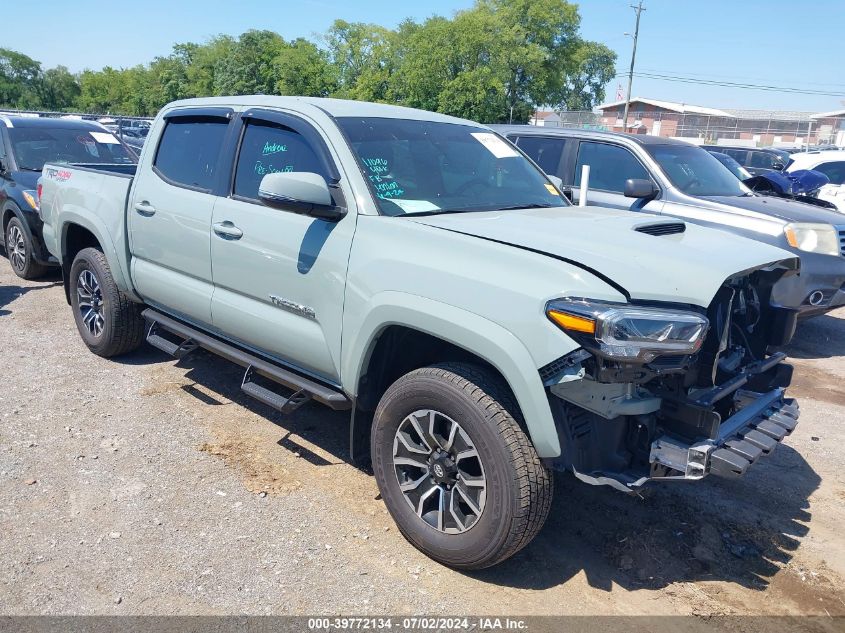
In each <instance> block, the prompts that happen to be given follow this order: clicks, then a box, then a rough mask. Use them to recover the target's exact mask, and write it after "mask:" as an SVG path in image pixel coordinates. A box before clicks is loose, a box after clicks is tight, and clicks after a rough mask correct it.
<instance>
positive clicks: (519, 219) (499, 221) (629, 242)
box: [408, 207, 798, 307]
mask: <svg viewBox="0 0 845 633" xmlns="http://www.w3.org/2000/svg"><path fill="white" fill-rule="evenodd" d="M408 219H409V220H413V221H414V222H418V223H420V224H425V225H427V226H430V227H435V228H439V229H444V230H448V231H454V232H456V233H462V234H464V235H470V236H474V237H477V238H481V239H485V240H490V241H493V242H497V243H500V244H506V245H509V246H513V247H515V248H522V249H525V250H530V251H533V252H537V253H541V254H544V255H548V256H549V257H554V258H556V259H560V260H563V261H566V262H568V263H570V264H572V265H575V266H578V267H579V268H583V269H585V270H587V271H589V272H591V273H593V274H594V275H596V276H597V277H599V278H600V279H602V280H604V281H605V282H607V283H609V284H610V285H612V286H614V287H616V288H617V289H618V290H620V291H621V292H623V294H626V295H627V296H628V297H629V298H631V299H638V300H648V301H668V302H674V303H687V304H691V305H696V306H701V307H707V306H708V305H709V304H710V302H711V300H712V299H713V297H714V296H715V294H716V291H717V290H718V289H719V287H720V286H721V285H722V284H723V283H724V282H725V280H726V279H728V278H729V277H732V276H734V275H736V274H737V273H743V272H746V271H750V270H753V269H757V268H763V267H769V266H772V265H782V266H783V267H785V268H796V267H797V266H798V259H797V258H796V257H794V256H793V255H792V254H790V253H788V252H786V251H783V250H781V249H779V248H776V247H774V246H769V245H767V244H763V243H761V242H755V241H752V240H749V239H745V238H743V237H739V236H735V235H732V234H730V233H724V232H722V231H717V230H714V229H708V228H705V227H700V226H696V225H693V224H685V223H684V222H682V221H679V220H674V219H667V218H662V217H659V216H654V215H649V214H639V213H638V214H633V213H630V212H627V211H616V210H611V209H606V208H603V207H558V208H552V209H527V210H518V211H486V212H480V213H450V214H440V215H430V216H418V217H412V218H408ZM643 227H646V228H650V227H658V230H657V232H664V231H666V232H669V234H664V235H652V234H649V233H643V232H640V231H637V230H636V229H638V228H640V229H642V228H643ZM673 227H674V229H675V230H678V229H679V228H681V227H683V231H682V232H674V233H672V232H671V231H672V229H673ZM785 260H786V261H785ZM779 263H780V264H779ZM525 274H526V275H530V274H531V271H530V270H526V271H525Z"/></svg>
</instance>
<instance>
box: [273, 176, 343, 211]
mask: <svg viewBox="0 0 845 633" xmlns="http://www.w3.org/2000/svg"><path fill="white" fill-rule="evenodd" d="M258 197H259V198H260V199H261V201H262V202H263V203H264V204H266V205H267V206H268V207H273V208H274V209H280V210H282V211H291V212H292V213H301V214H302V215H310V216H311V217H315V218H320V219H322V220H328V221H330V222H337V221H338V220H340V219H341V218H342V217H343V216H344V215H345V214H346V209H343V208H341V207H337V206H335V204H334V203H333V202H332V194H331V192H330V191H329V185H328V184H327V183H326V179H325V178H323V177H322V176H321V175H320V174H315V173H312V172H308V171H291V172H277V173H275V174H267V175H266V176H264V177H263V178H262V179H261V184H260V185H259V187H258Z"/></svg>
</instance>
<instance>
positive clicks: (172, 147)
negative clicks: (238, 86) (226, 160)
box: [153, 117, 229, 191]
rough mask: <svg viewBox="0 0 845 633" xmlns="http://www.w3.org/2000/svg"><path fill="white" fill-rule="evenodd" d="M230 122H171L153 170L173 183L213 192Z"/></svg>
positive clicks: (209, 119)
mask: <svg viewBox="0 0 845 633" xmlns="http://www.w3.org/2000/svg"><path fill="white" fill-rule="evenodd" d="M228 127H229V122H228V121H227V120H226V119H223V118H219V119H218V118H212V117H202V118H197V117H184V118H183V117H175V118H172V119H169V120H168V122H167V126H166V127H165V128H164V132H163V133H162V135H161V141H160V142H159V145H158V152H157V153H156V157H155V162H154V163H153V168H154V170H155V171H156V173H157V174H158V175H159V176H161V177H162V178H164V179H165V180H167V181H169V182H170V183H171V184H174V185H177V186H182V187H188V188H189V189H198V190H200V191H211V189H212V187H213V186H214V182H215V179H216V177H217V164H218V162H219V160H220V150H221V148H222V147H223V141H224V140H225V138H226V131H227V129H228Z"/></svg>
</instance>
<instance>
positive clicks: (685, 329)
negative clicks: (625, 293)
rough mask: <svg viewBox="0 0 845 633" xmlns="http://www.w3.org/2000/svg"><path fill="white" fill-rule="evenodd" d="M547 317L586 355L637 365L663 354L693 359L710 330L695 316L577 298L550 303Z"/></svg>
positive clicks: (706, 321)
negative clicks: (588, 353) (597, 355)
mask: <svg viewBox="0 0 845 633" xmlns="http://www.w3.org/2000/svg"><path fill="white" fill-rule="evenodd" d="M546 315H547V316H548V317H549V319H550V320H551V321H552V322H553V323H555V324H556V325H557V326H559V327H560V328H561V329H563V330H564V331H566V332H567V333H569V334H571V335H572V336H573V337H574V338H576V339H577V340H578V341H579V342H580V343H582V344H583V345H584V347H586V348H588V349H590V350H591V351H597V352H599V353H600V354H601V355H603V356H606V357H607V358H611V359H614V360H622V361H628V362H640V363H648V362H651V361H652V360H654V359H655V358H656V357H657V356H661V355H664V354H695V353H696V352H697V351H698V350H699V349H700V348H701V344H702V343H703V342H704V337H705V335H706V334H707V328H708V327H709V325H710V323H709V321H708V320H707V318H706V317H704V316H702V315H700V314H696V313H694V312H683V311H680V310H664V309H660V308H648V307H640V306H631V305H614V304H608V303H599V302H591V301H587V300H582V299H559V300H556V301H551V302H549V304H548V305H547V306H546Z"/></svg>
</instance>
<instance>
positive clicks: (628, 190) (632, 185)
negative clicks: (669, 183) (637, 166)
mask: <svg viewBox="0 0 845 633" xmlns="http://www.w3.org/2000/svg"><path fill="white" fill-rule="evenodd" d="M657 194H658V189H657V187H655V186H654V183H653V182H651V181H650V180H646V179H644V178H628V180H626V181H625V197H626V198H653V197H654V196H656V195H657Z"/></svg>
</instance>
